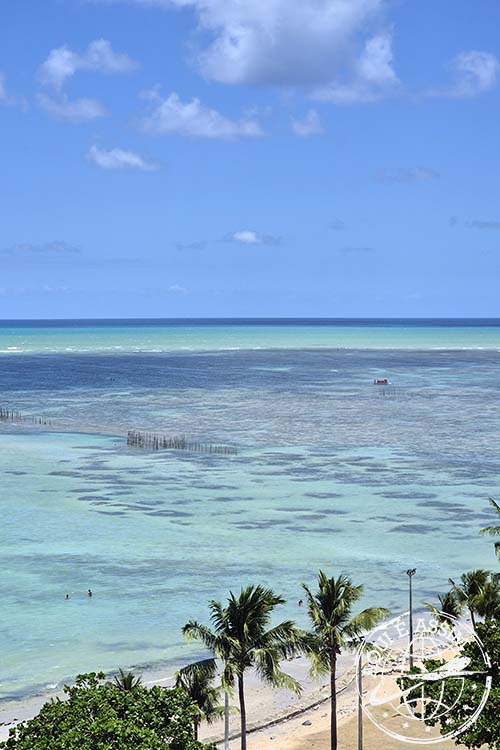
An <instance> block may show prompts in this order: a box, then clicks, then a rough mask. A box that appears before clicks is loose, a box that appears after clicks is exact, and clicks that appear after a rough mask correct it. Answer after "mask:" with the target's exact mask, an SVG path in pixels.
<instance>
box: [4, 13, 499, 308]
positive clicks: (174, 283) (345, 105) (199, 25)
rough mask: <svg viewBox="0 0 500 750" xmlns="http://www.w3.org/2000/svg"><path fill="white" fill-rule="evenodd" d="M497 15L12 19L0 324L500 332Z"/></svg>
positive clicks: (7, 29) (7, 35)
mask: <svg viewBox="0 0 500 750" xmlns="http://www.w3.org/2000/svg"><path fill="white" fill-rule="evenodd" d="M499 28H500V3H498V0H481V1H480V2H471V0H439V1H438V2H436V0H300V1H299V0H16V1H15V2H8V0H3V2H1V3H0V124H1V129H0V132H1V170H0V189H1V200H0V317H1V318H10V319H11V318H96V317H134V318H136V317H239V316H242V317H273V316H275V317H287V316H292V317H315V316H319V317H494V316H500V294H499V290H498V287H499V279H500V190H499V188H500V168H499V167H500V163H499V162H500V148H499V140H500V136H499V134H500V128H499V122H500V98H499V93H500V35H499V34H498V29H499Z"/></svg>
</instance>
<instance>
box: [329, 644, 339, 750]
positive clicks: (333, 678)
mask: <svg viewBox="0 0 500 750" xmlns="http://www.w3.org/2000/svg"><path fill="white" fill-rule="evenodd" d="M336 682H337V657H336V656H335V655H333V656H332V657H331V659H330V747H331V750H337V689H336V688H337V686H336Z"/></svg>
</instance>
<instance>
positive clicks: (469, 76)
mask: <svg viewBox="0 0 500 750" xmlns="http://www.w3.org/2000/svg"><path fill="white" fill-rule="evenodd" d="M452 69H453V71H454V74H455V84H454V85H453V86H452V87H451V89H450V90H449V92H448V93H449V95H450V96H456V97H469V96H477V95H478V94H483V93H485V92H486V91H491V89H493V88H494V87H495V86H496V83H497V78H498V73H499V70H500V64H499V61H498V58H497V57H495V55H492V54H490V53H489V52H478V51H474V50H473V51H471V52H461V53H460V54H459V55H457V56H456V57H455V59H454V60H453V63H452Z"/></svg>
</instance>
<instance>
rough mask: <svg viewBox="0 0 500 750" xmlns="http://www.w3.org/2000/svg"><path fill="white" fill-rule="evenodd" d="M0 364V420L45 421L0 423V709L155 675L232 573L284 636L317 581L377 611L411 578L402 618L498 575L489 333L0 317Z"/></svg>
mask: <svg viewBox="0 0 500 750" xmlns="http://www.w3.org/2000/svg"><path fill="white" fill-rule="evenodd" d="M0 352H1V354H0V407H3V408H8V409H14V410H19V411H21V412H22V413H23V414H26V415H34V416H36V417H41V418H44V419H45V420H46V421H47V420H50V422H51V424H50V426H48V425H40V426H36V425H33V424H32V423H30V422H23V423H21V424H10V423H0V481H1V493H0V502H1V504H2V509H1V510H2V523H1V524H0V557H1V565H2V571H3V575H2V576H1V577H0V599H1V618H0V654H1V662H0V699H1V700H3V701H7V700H13V699H16V698H19V697H22V696H26V695H31V694H35V693H38V692H43V691H50V690H55V689H57V688H59V687H60V686H61V684H62V683H63V682H64V681H65V680H68V679H71V678H72V677H74V676H75V675H76V674H77V673H79V672H86V671H91V670H98V669H103V670H104V671H112V670H117V669H118V668H119V667H123V668H127V667H133V666H134V667H137V668H138V669H141V670H148V669H164V670H165V674H171V673H172V672H173V670H174V669H175V668H176V667H177V666H180V665H182V664H183V663H185V661H186V660H191V659H193V658H195V657H196V656H198V655H199V654H200V652H199V649H198V647H197V646H196V645H190V646H189V647H187V646H186V645H185V644H184V643H183V640H182V637H181V634H180V629H181V627H182V625H183V624H184V623H185V622H186V621H187V620H188V619H191V618H197V619H201V620H206V617H207V602H208V601H209V600H210V599H213V598H221V597H224V596H225V594H226V593H227V592H228V591H229V590H230V589H231V590H233V591H237V590H239V588H240V587H241V586H243V585H246V584H248V583H263V584H265V585H268V586H272V587H274V588H275V589H276V590H278V591H279V592H280V593H282V594H283V595H284V596H285V597H286V598H287V600H288V602H287V605H285V606H284V607H283V608H282V615H283V616H290V617H293V618H295V619H297V621H298V622H299V624H301V625H305V624H306V621H305V614H304V612H303V609H301V608H299V607H298V604H297V602H298V600H299V599H300V597H301V588H300V584H301V582H303V581H305V582H307V583H310V584H314V578H315V575H316V573H317V571H318V569H319V568H322V569H324V570H325V571H326V572H328V573H329V574H338V573H340V572H345V573H348V574H349V575H351V576H352V578H353V579H354V581H355V582H356V583H364V584H365V597H364V603H365V604H367V605H368V604H370V605H371V604H377V605H380V606H386V607H388V608H390V609H391V610H392V611H393V612H395V613H396V612H399V611H401V610H404V608H405V607H406V591H407V589H406V587H407V579H406V575H405V570H406V569H407V568H408V567H416V568H417V574H416V576H415V579H414V586H415V598H416V601H417V605H420V604H421V602H422V601H429V600H431V601H433V600H434V601H435V598H436V594H437V593H441V592H443V591H444V590H446V588H447V585H448V584H447V581H448V578H449V577H450V576H451V577H454V576H458V575H459V574H460V573H461V572H463V571H464V570H467V569H471V568H473V567H495V566H496V564H497V563H496V560H495V556H494V551H493V545H492V542H491V540H489V539H486V538H483V537H481V536H479V533H478V532H479V529H480V528H481V527H482V526H484V525H487V524H489V523H491V522H494V517H493V516H492V514H491V512H490V511H489V509H488V497H489V496H497V497H498V494H499V493H500V458H499V455H498V445H499V438H500V409H499V396H500V367H499V365H500V321H498V320H471V321H443V320H436V321H408V320H399V321H396V320H392V321H369V320H363V321H360V320H356V321H345V320H342V321H328V320H321V321H311V320H293V321H283V320H279V321H273V320H263V321H255V320H247V321H236V320H231V321H227V320H221V321H216V320H211V321H180V320H179V321H112V322H109V321H85V322H79V321H52V322H51V321H40V322H33V321H23V322H19V321H17V322H16V321H4V322H0ZM381 377H387V378H388V379H389V380H390V383H391V385H390V386H387V387H378V386H374V385H373V380H374V379H375V378H381ZM131 429H141V430H146V431H153V432H154V431H157V432H159V433H162V434H165V435H181V434H182V435H186V436H187V437H188V438H190V439H192V440H194V441H200V442H203V443H217V444H223V445H234V446H236V447H237V451H238V452H237V455H235V456H227V455H224V456H221V455H210V454H202V453H188V452H182V451H159V452H156V453H149V452H146V451H142V450H140V449H131V448H128V447H127V441H126V436H127V431H128V430H131ZM89 588H90V589H92V591H93V594H94V595H93V597H92V598H89V597H88V596H87V593H86V592H87V589H89ZM66 594H69V597H70V598H69V599H65V596H66Z"/></svg>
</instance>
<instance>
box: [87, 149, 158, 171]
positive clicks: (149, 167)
mask: <svg viewBox="0 0 500 750" xmlns="http://www.w3.org/2000/svg"><path fill="white" fill-rule="evenodd" d="M87 158H88V160H89V161H91V162H93V163H94V164H96V165H97V166H98V167H101V169H138V170H140V171H142V172H152V171H154V170H155V169H157V168H158V167H157V165H156V164H153V163H152V162H148V161H146V160H145V159H143V158H142V156H139V154H135V153H134V152H133V151H123V150H122V149H120V148H112V149H110V150H108V151H107V150H105V149H101V148H99V147H98V146H91V147H90V149H89V150H88V153H87Z"/></svg>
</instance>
